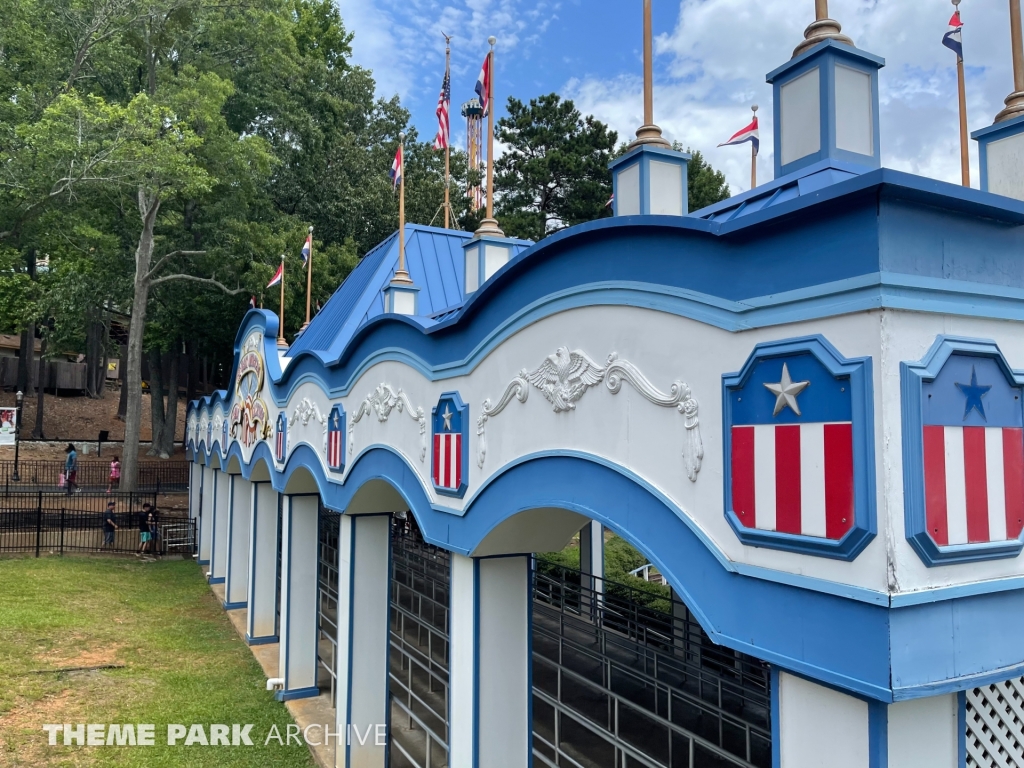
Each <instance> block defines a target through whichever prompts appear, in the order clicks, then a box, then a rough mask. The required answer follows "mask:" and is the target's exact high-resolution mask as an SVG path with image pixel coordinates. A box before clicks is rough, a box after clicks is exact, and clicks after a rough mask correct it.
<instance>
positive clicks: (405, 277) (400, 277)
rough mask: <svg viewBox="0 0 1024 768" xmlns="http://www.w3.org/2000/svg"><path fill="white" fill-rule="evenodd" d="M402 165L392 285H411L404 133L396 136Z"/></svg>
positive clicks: (399, 181) (400, 168) (399, 178)
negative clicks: (406, 223)
mask: <svg viewBox="0 0 1024 768" xmlns="http://www.w3.org/2000/svg"><path fill="white" fill-rule="evenodd" d="M398 141H399V142H400V147H401V149H400V152H401V153H402V164H401V165H400V166H399V171H400V175H399V177H398V270H397V271H396V272H395V279H394V280H392V282H393V283H412V278H411V277H409V273H408V272H407V271H406V269H405V132H404V131H403V132H402V133H400V134H398Z"/></svg>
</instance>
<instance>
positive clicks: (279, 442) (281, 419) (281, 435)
mask: <svg viewBox="0 0 1024 768" xmlns="http://www.w3.org/2000/svg"><path fill="white" fill-rule="evenodd" d="M287 447H288V418H287V417H286V416H285V415H284V412H281V413H279V414H278V415H277V428H276V429H275V430H274V458H275V459H277V461H278V462H279V463H282V464H283V463H284V455H285V450H286V449H287Z"/></svg>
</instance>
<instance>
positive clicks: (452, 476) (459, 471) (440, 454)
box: [431, 392, 469, 497]
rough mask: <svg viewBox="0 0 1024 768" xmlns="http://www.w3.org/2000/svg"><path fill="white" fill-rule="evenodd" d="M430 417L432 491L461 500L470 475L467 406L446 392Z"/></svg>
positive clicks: (456, 394)
mask: <svg viewBox="0 0 1024 768" xmlns="http://www.w3.org/2000/svg"><path fill="white" fill-rule="evenodd" d="M432 418H433V433H434V439H433V450H432V459H431V474H432V480H433V484H434V490H436V491H437V492H438V493H442V494H445V495H448V496H458V497H461V496H463V495H464V494H465V492H466V487H467V478H468V475H469V438H468V434H467V433H468V426H469V407H468V406H467V405H465V404H464V403H463V402H462V398H461V397H460V396H459V394H458V392H445V393H444V394H442V395H441V398H440V400H438V403H437V405H436V406H435V407H434V409H433V412H432Z"/></svg>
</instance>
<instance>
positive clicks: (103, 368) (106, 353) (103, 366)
mask: <svg viewBox="0 0 1024 768" xmlns="http://www.w3.org/2000/svg"><path fill="white" fill-rule="evenodd" d="M102 325H103V354H102V355H100V391H99V395H100V398H104V397H106V396H107V368H109V367H110V324H109V323H108V322H106V321H104V322H103V323H102Z"/></svg>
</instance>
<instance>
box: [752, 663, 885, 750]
mask: <svg viewBox="0 0 1024 768" xmlns="http://www.w3.org/2000/svg"><path fill="white" fill-rule="evenodd" d="M772 682H773V684H774V685H776V686H777V689H778V690H777V691H773V701H774V706H773V707H772V718H773V719H775V718H778V730H777V733H778V739H779V745H778V750H779V758H780V760H779V768H821V767H822V766H825V765H827V766H828V768H876V767H878V768H884V763H881V765H880V764H879V760H878V759H877V758H876V759H875V760H872V757H871V754H872V751H873V750H874V751H875V752H876V754H877V752H878V749H879V748H880V747H883V745H882V744H881V743H880V740H882V739H884V736H885V725H884V722H879V721H878V719H877V718H878V716H879V715H880V716H881V718H883V719H884V717H885V705H884V704H869V703H868V702H866V701H864V700H862V699H859V698H856V697H854V696H849V695H847V694H844V693H840V692H839V691H836V690H834V689H832V688H826V687H825V686H823V685H818V684H817V683H813V682H811V681H809V680H805V679H804V678H802V677H797V676H796V675H791V674H789V673H787V672H782V671H780V672H779V673H778V674H777V675H776V676H774V679H773V681H772ZM882 754H884V747H883V752H882ZM890 764H891V765H894V766H895V765H897V764H895V763H890ZM898 765H899V766H900V768H903V765H902V764H898Z"/></svg>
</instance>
